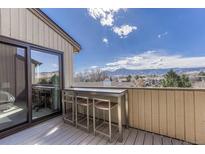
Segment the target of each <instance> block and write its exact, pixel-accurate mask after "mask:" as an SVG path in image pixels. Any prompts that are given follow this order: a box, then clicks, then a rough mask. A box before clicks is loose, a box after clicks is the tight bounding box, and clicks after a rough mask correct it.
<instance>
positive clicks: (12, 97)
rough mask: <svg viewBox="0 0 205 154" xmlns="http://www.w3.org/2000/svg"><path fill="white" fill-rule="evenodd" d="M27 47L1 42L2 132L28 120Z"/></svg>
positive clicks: (0, 114)
mask: <svg viewBox="0 0 205 154" xmlns="http://www.w3.org/2000/svg"><path fill="white" fill-rule="evenodd" d="M26 59H27V58H26V49H25V48H21V47H17V46H12V45H8V44H3V43H0V132H2V131H3V130H7V129H9V128H11V127H14V126H16V125H19V124H22V123H26V122H28V102H27V84H26V81H27V78H26V72H27V71H26V61H27V60H26Z"/></svg>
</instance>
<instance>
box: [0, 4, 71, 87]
mask: <svg viewBox="0 0 205 154" xmlns="http://www.w3.org/2000/svg"><path fill="white" fill-rule="evenodd" d="M0 35H3V36H7V37H11V38H14V39H17V40H21V41H24V42H29V43H33V44H36V45H40V46H43V47H47V48H51V49H56V50H59V51H63V52H64V84H65V87H68V86H71V85H72V81H73V72H72V71H73V68H72V67H73V55H72V54H73V46H72V45H71V44H70V43H69V42H68V41H67V40H65V39H64V38H63V37H62V36H61V35H59V33H58V32H57V31H55V30H54V29H52V28H51V27H49V25H48V24H47V23H46V22H44V21H43V20H42V19H41V18H39V17H37V16H36V15H35V14H34V13H33V12H32V11H30V10H29V9H24V8H21V9H18V8H12V9H9V8H1V9H0Z"/></svg>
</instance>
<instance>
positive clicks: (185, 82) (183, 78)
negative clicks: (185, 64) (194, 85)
mask: <svg viewBox="0 0 205 154" xmlns="http://www.w3.org/2000/svg"><path fill="white" fill-rule="evenodd" d="M179 87H191V82H190V80H189V78H188V77H187V76H186V75H184V74H183V75H182V76H181V81H180V82H179Z"/></svg>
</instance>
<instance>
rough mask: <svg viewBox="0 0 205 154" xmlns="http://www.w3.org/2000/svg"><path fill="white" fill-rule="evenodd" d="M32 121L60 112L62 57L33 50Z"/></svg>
mask: <svg viewBox="0 0 205 154" xmlns="http://www.w3.org/2000/svg"><path fill="white" fill-rule="evenodd" d="M31 73H32V75H31V76H32V119H38V118H41V117H44V116H47V115H50V114H53V113H56V112H59V111H60V79H61V76H60V55H58V54H54V53H48V52H42V51H37V50H31Z"/></svg>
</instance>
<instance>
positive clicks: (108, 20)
mask: <svg viewBox="0 0 205 154" xmlns="http://www.w3.org/2000/svg"><path fill="white" fill-rule="evenodd" d="M119 10H120V9H119V8H115V9H109V8H107V9H106V8H90V9H88V14H89V15H90V16H91V17H92V18H93V19H95V20H99V21H100V23H101V25H102V26H110V27H111V26H113V23H114V15H115V14H116V13H117V12H118V11H119Z"/></svg>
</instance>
